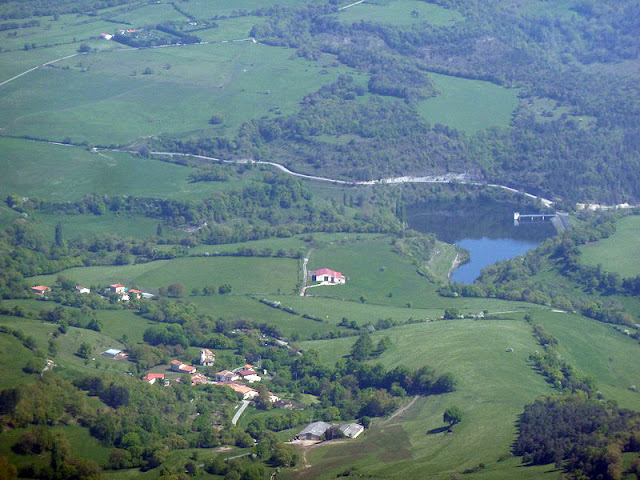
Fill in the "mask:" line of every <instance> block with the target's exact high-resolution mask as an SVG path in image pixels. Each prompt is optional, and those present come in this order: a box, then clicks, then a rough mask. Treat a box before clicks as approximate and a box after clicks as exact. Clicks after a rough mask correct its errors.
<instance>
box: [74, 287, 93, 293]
mask: <svg viewBox="0 0 640 480" xmlns="http://www.w3.org/2000/svg"><path fill="white" fill-rule="evenodd" d="M76 293H91V289H89V288H87V287H83V286H81V285H76Z"/></svg>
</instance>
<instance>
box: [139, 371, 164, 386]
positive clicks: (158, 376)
mask: <svg viewBox="0 0 640 480" xmlns="http://www.w3.org/2000/svg"><path fill="white" fill-rule="evenodd" d="M142 380H144V381H145V382H149V383H150V384H151V385H153V384H154V383H156V380H164V373H147V374H146V375H145V376H144V377H142Z"/></svg>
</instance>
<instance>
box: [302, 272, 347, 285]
mask: <svg viewBox="0 0 640 480" xmlns="http://www.w3.org/2000/svg"><path fill="white" fill-rule="evenodd" d="M309 275H310V276H311V281H313V282H322V283H328V284H339V283H345V282H346V281H347V279H346V278H345V276H344V275H343V274H342V273H340V272H336V271H335V270H331V269H329V268H321V269H320V270H315V271H313V270H312V271H310V272H309Z"/></svg>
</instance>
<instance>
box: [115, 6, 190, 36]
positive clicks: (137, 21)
mask: <svg viewBox="0 0 640 480" xmlns="http://www.w3.org/2000/svg"><path fill="white" fill-rule="evenodd" d="M112 19H113V20H117V21H120V22H128V23H131V24H132V25H133V28H140V27H144V26H147V25H156V24H158V23H162V22H167V21H170V20H176V21H187V20H189V19H188V17H185V16H184V15H182V14H181V13H180V12H178V11H177V10H176V9H174V8H173V6H171V5H170V4H169V3H164V2H163V3H151V4H149V5H145V6H142V7H140V8H135V9H131V10H130V11H129V12H126V13H122V14H119V15H116V16H114V17H112ZM128 28H132V27H131V26H129V27H128ZM114 30H115V29H114Z"/></svg>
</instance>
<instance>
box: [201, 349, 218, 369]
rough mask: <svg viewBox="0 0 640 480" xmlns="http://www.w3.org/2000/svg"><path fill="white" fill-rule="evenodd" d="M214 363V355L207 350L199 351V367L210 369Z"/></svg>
mask: <svg viewBox="0 0 640 480" xmlns="http://www.w3.org/2000/svg"><path fill="white" fill-rule="evenodd" d="M215 361H216V354H215V353H213V352H212V351H211V350H209V349H208V348H202V349H200V365H202V366H205V367H210V366H212V365H213V362H215Z"/></svg>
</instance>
